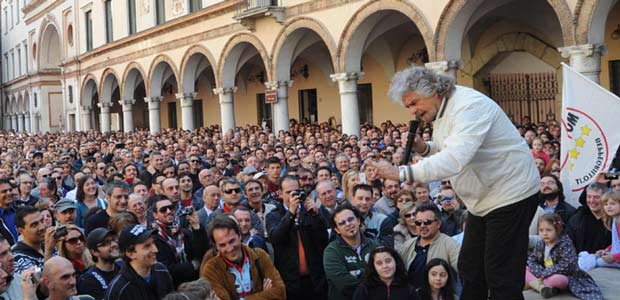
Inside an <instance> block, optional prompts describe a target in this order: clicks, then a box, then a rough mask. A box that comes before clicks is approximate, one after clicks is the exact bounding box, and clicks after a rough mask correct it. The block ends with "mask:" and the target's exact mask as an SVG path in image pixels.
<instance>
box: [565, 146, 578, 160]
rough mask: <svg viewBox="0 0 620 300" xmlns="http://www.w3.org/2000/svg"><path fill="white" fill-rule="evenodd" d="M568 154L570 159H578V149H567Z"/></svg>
mask: <svg viewBox="0 0 620 300" xmlns="http://www.w3.org/2000/svg"><path fill="white" fill-rule="evenodd" d="M568 154H569V155H570V158H572V159H578V158H579V151H577V149H576V148H573V149H570V151H568Z"/></svg>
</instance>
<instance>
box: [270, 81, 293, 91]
mask: <svg viewBox="0 0 620 300" xmlns="http://www.w3.org/2000/svg"><path fill="white" fill-rule="evenodd" d="M293 82H294V81H293V80H283V81H268V82H265V87H266V88H267V89H268V90H277V89H278V88H281V87H287V88H290V87H292V86H293Z"/></svg>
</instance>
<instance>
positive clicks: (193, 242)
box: [154, 227, 209, 287]
mask: <svg viewBox="0 0 620 300" xmlns="http://www.w3.org/2000/svg"><path fill="white" fill-rule="evenodd" d="M154 241H155V246H157V250H158V251H159V252H157V261H158V262H160V263H162V264H163V265H165V266H166V267H167V268H168V271H169V272H170V276H172V278H173V281H174V286H175V287H177V286H179V284H181V283H183V282H188V281H192V280H196V279H198V270H196V269H195V268H194V265H193V264H192V260H197V261H198V264H200V262H201V261H202V257H203V256H204V254H205V253H206V252H207V250H209V238H208V236H207V233H206V232H205V230H204V229H203V228H202V227H200V228H199V229H198V230H189V229H183V242H184V246H185V256H186V257H187V260H186V261H184V262H183V261H181V260H180V259H179V258H178V257H177V256H176V255H175V253H176V249H174V248H173V247H172V246H170V245H168V244H167V243H166V241H165V240H164V238H163V237H161V235H159V234H157V235H155V239H154Z"/></svg>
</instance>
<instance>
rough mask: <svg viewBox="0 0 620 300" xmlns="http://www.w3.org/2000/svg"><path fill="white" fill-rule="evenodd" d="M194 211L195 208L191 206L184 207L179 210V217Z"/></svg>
mask: <svg viewBox="0 0 620 300" xmlns="http://www.w3.org/2000/svg"><path fill="white" fill-rule="evenodd" d="M193 213H194V208H193V207H191V206H188V207H183V208H181V210H180V211H179V217H184V216H189V215H191V214H193Z"/></svg>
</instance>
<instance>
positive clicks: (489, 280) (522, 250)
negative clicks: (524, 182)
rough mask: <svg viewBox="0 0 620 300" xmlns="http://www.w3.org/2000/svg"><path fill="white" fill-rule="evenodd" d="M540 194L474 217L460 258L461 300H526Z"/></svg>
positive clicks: (468, 226)
mask: <svg viewBox="0 0 620 300" xmlns="http://www.w3.org/2000/svg"><path fill="white" fill-rule="evenodd" d="M540 201H541V198H540V194H539V193H536V194H535V195H533V196H531V197H528V198H526V199H525V200H522V201H519V202H517V203H514V204H511V205H508V206H504V207H501V208H498V209H495V210H493V211H491V212H490V213H488V214H487V215H486V216H484V217H477V216H474V215H470V216H469V218H468V220H467V227H466V228H465V237H464V239H463V245H462V246H461V253H460V255H459V262H458V267H459V275H460V277H461V280H462V282H463V293H462V295H461V300H483V299H489V298H490V299H491V300H523V286H524V284H525V266H526V262H527V246H528V240H529V233H528V231H529V227H530V223H531V222H532V218H533V217H534V214H535V213H536V208H537V207H538V203H540Z"/></svg>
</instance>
